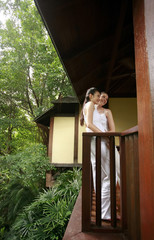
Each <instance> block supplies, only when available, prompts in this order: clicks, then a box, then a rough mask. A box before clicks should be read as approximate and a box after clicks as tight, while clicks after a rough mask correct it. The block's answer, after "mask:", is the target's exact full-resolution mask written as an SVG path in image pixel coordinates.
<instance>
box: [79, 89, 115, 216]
mask: <svg viewBox="0 0 154 240" xmlns="http://www.w3.org/2000/svg"><path fill="white" fill-rule="evenodd" d="M99 101H100V92H99V91H98V90H97V89H96V88H90V89H88V91H87V93H86V96H85V102H84V105H83V110H82V114H83V116H84V121H85V124H86V131H87V132H106V131H108V130H110V131H114V129H113V130H112V129H108V121H107V119H106V118H104V116H103V117H102V116H101V114H100V113H99V112H98V110H97V105H98V104H99ZM83 116H82V115H81V124H82V125H83V122H82V119H83ZM109 121H110V120H109ZM95 139H96V138H95V137H92V139H91V164H92V172H93V184H94V189H95V191H96V158H95V156H96V150H95ZM101 218H102V219H105V220H106V219H111V205H110V157H109V148H108V140H107V139H106V138H102V140H101Z"/></svg>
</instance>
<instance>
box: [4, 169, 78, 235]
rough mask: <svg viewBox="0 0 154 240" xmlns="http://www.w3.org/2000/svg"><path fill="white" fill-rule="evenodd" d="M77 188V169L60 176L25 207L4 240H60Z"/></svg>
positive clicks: (76, 194)
mask: <svg viewBox="0 0 154 240" xmlns="http://www.w3.org/2000/svg"><path fill="white" fill-rule="evenodd" d="M80 187H81V171H80V170H77V169H73V171H67V172H66V173H62V174H61V175H60V176H59V177H58V179H57V182H56V184H55V186H54V187H53V188H52V189H50V190H48V191H44V193H41V194H40V196H39V197H38V198H37V199H36V201H34V202H33V203H31V204H30V205H29V206H27V207H25V209H24V211H23V212H22V213H21V214H20V215H19V216H18V218H17V219H16V221H15V223H14V225H13V227H12V229H11V231H10V233H9V235H8V236H7V238H6V239H16V240H18V239H23V240H26V239H32V240H35V239H37V240H45V239H52V240H60V239H62V237H63V235H64V232H65V229H66V226H67V223H68V220H69V217H70V215H71V212H72V209H73V206H74V204H75V201H76V198H77V196H78V193H79V190H80Z"/></svg>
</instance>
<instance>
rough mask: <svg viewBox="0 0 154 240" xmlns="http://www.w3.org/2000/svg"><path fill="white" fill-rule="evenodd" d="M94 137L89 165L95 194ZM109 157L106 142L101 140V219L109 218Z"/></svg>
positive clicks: (93, 138)
mask: <svg viewBox="0 0 154 240" xmlns="http://www.w3.org/2000/svg"><path fill="white" fill-rule="evenodd" d="M95 139H96V138H95V137H92V139H91V164H92V173H93V185H94V190H95V192H96V150H95V149H96V147H95ZM110 205H111V204H110V157H109V147H108V144H107V141H106V140H104V139H102V140H101V219H110V218H111V206H110Z"/></svg>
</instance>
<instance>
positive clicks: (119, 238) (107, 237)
mask: <svg viewBox="0 0 154 240" xmlns="http://www.w3.org/2000/svg"><path fill="white" fill-rule="evenodd" d="M117 193H118V192H117ZM118 211H119V209H118ZM81 218H82V216H81V191H80V194H79V196H78V198H77V201H76V204H75V206H74V209H73V212H72V215H71V218H70V221H69V223H68V226H67V229H66V232H65V234H64V237H63V240H100V239H101V240H126V239H127V238H126V237H125V236H124V234H122V233H92V232H86V233H85V232H82V230H81V229H82V228H81ZM91 220H92V222H95V195H93V207H92V219H91ZM102 224H103V225H108V224H109V223H105V222H104V221H102ZM119 224H120V222H119Z"/></svg>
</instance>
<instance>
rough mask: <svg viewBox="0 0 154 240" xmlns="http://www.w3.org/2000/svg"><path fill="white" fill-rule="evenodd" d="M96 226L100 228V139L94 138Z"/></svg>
mask: <svg viewBox="0 0 154 240" xmlns="http://www.w3.org/2000/svg"><path fill="white" fill-rule="evenodd" d="M96 225H97V226H101V137H96Z"/></svg>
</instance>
